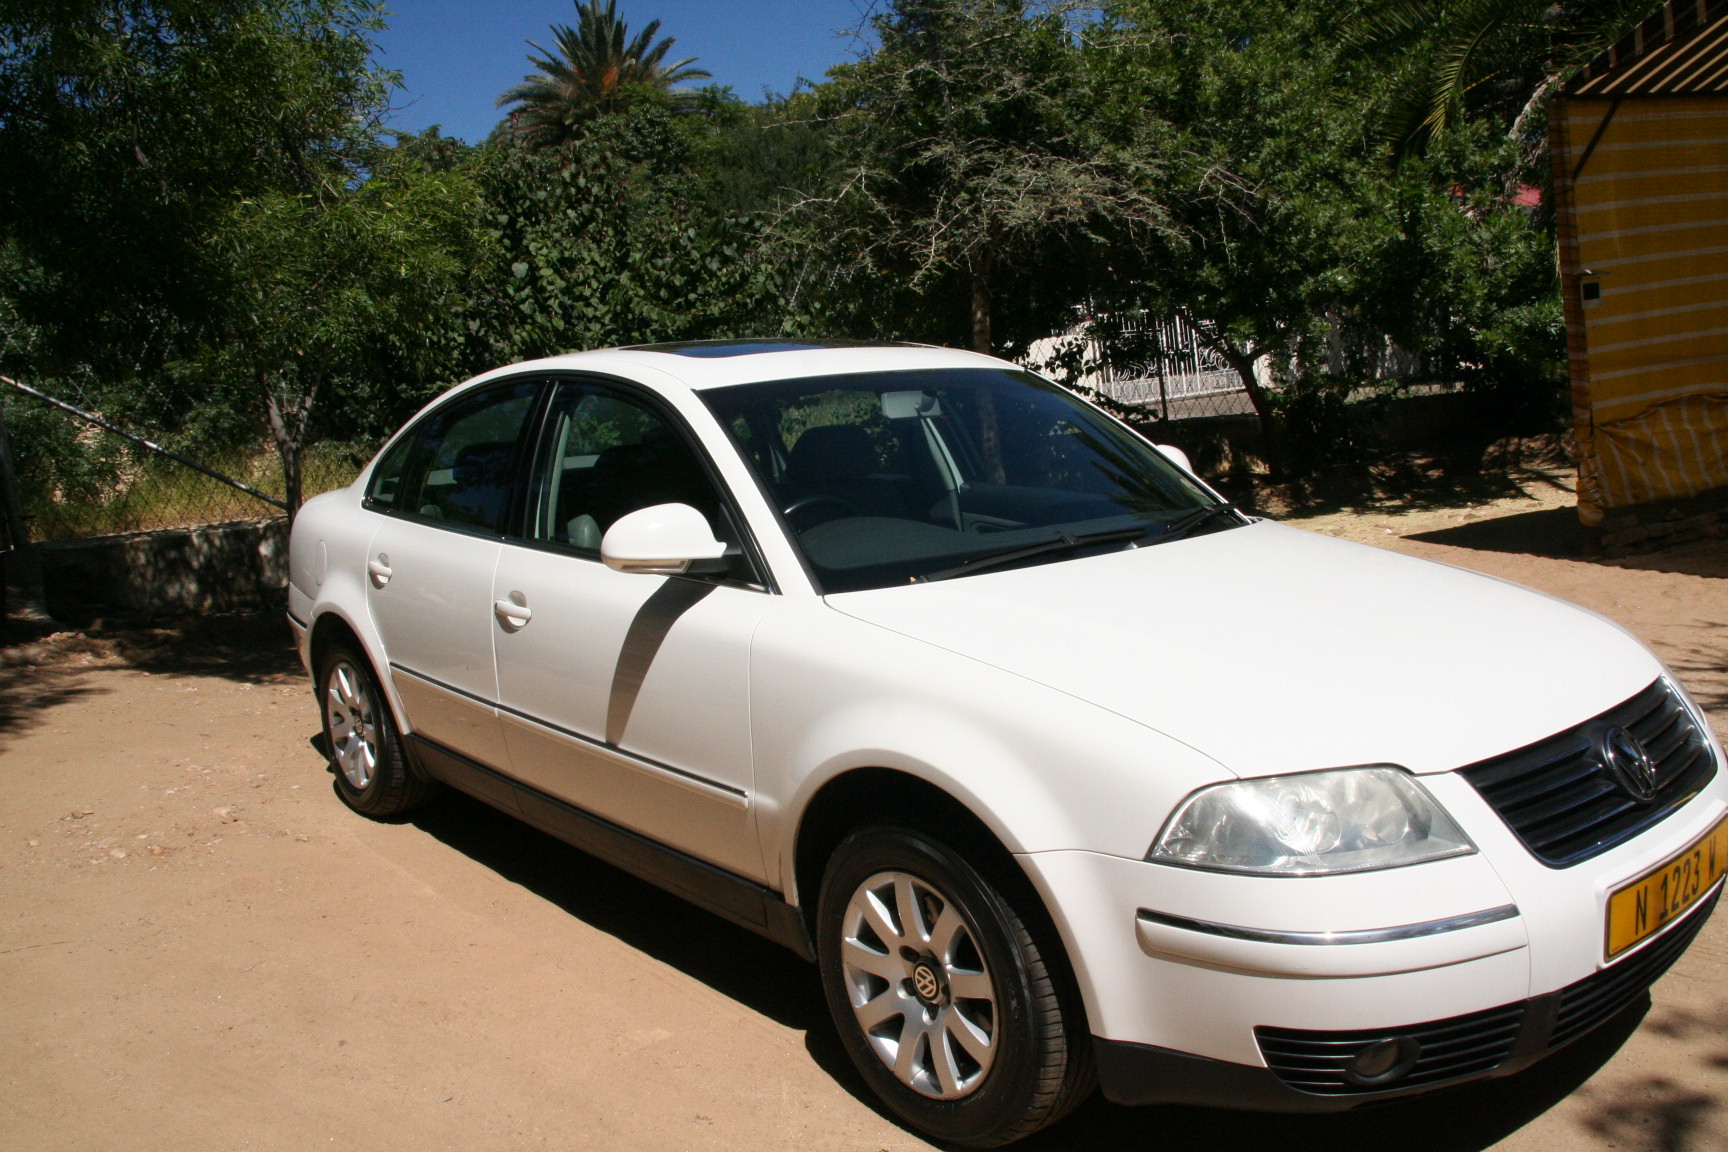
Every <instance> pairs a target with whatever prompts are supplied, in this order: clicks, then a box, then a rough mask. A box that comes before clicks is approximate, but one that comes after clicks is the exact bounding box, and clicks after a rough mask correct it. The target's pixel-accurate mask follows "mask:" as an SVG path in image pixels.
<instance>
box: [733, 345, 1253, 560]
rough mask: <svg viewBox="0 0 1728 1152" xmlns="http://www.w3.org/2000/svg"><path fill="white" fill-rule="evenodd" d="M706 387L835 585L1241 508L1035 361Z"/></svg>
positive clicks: (1217, 522) (1206, 525)
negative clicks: (1041, 372)
mask: <svg viewBox="0 0 1728 1152" xmlns="http://www.w3.org/2000/svg"><path fill="white" fill-rule="evenodd" d="M701 395H702V398H703V400H704V401H705V402H706V403H707V404H708V406H709V408H710V410H712V411H713V413H714V415H715V416H716V418H718V420H719V421H720V423H721V425H722V426H723V427H725V428H726V429H727V430H728V431H729V432H730V433H731V435H732V436H733V438H734V439H735V440H736V441H737V443H738V445H739V447H740V448H741V449H742V451H743V453H744V455H745V457H746V458H747V459H748V460H749V462H750V464H751V465H752V466H753V467H754V468H755V469H756V471H757V473H758V475H759V476H760V477H761V478H762V480H763V483H764V485H765V486H766V488H767V489H768V491H769V492H770V494H771V496H772V498H773V499H774V501H775V503H776V504H777V505H778V506H779V508H780V511H781V514H782V516H783V517H784V518H785V521H786V524H787V527H788V528H789V529H790V530H791V532H792V535H793V538H794V541H795V542H796V544H797V545H798V546H799V547H800V548H801V549H802V550H803V553H804V555H805V558H806V560H807V561H808V562H809V564H810V567H811V569H812V570H813V572H815V574H816V575H817V578H818V580H819V582H820V583H821V585H822V588H823V590H824V591H827V592H845V591H854V590H857V589H862V588H879V587H886V586H888V585H891V584H904V583H907V582H908V581H917V580H930V579H946V578H949V577H952V576H962V575H969V574H971V573H973V572H978V571H986V570H990V569H992V568H996V567H1001V566H1004V565H1011V564H1020V563H1037V562H1042V561H1044V560H1047V559H1063V558H1066V557H1068V556H1071V555H1075V554H1081V553H1084V552H1085V551H1087V550H1088V549H1096V548H1105V547H1115V548H1120V547H1127V546H1129V545H1130V544H1141V543H1155V542H1157V541H1158V540H1160V539H1175V538H1179V537H1180V536H1186V535H1190V534H1193V533H1195V532H1198V531H1216V530H1218V529H1219V528H1223V527H1228V526H1232V525H1235V524H1240V523H1242V521H1241V519H1240V518H1239V517H1237V516H1236V515H1235V514H1234V513H1233V512H1230V511H1229V510H1228V509H1227V507H1225V506H1222V505H1219V504H1218V503H1217V501H1216V498H1215V497H1214V496H1212V494H1211V493H1209V492H1207V491H1206V490H1205V489H1203V488H1202V487H1200V486H1199V485H1198V484H1196V483H1195V482H1194V481H1193V480H1191V479H1189V478H1188V477H1187V476H1185V475H1183V474H1182V473H1181V472H1180V471H1179V470H1178V469H1176V468H1175V467H1174V466H1173V465H1171V464H1170V463H1169V462H1168V461H1167V460H1165V459H1164V457H1163V455H1162V454H1161V453H1159V452H1158V451H1157V450H1156V449H1154V448H1152V447H1151V446H1150V445H1149V444H1147V443H1146V442H1145V441H1143V440H1141V439H1140V438H1139V437H1137V436H1135V435H1134V434H1132V433H1131V432H1129V431H1128V430H1127V429H1125V428H1123V427H1122V426H1120V425H1118V424H1116V423H1115V422H1114V421H1111V420H1109V419H1108V418H1106V417H1103V416H1102V415H1100V414H1099V413H1097V412H1095V411H1094V410H1092V409H1090V408H1088V407H1086V406H1085V405H1084V404H1081V403H1080V402H1079V401H1078V400H1077V399H1075V398H1074V397H1073V396H1072V395H1070V394H1069V393H1067V392H1064V391H1063V390H1062V389H1060V388H1058V387H1056V386H1055V385H1053V384H1051V383H1049V382H1048V381H1045V380H1041V379H1039V378H1038V377H1036V376H1033V375H1031V374H1030V373H1025V372H1016V371H1012V370H1009V369H994V368H966V369H940V370H932V371H912V372H880V373H859V374H857V375H847V376H829V377H821V378H816V379H805V380H786V381H774V382H771V383H764V384H741V385H735V386H732V387H727V388H716V389H712V390H709V391H706V392H703V393H701Z"/></svg>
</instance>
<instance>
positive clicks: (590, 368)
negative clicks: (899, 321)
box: [481, 338, 1008, 391]
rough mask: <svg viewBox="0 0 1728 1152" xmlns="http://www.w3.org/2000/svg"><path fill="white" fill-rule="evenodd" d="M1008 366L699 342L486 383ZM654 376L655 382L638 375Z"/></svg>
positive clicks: (924, 352)
mask: <svg viewBox="0 0 1728 1152" xmlns="http://www.w3.org/2000/svg"><path fill="white" fill-rule="evenodd" d="M1006 366H1008V365H1005V364H1004V362H1003V361H1001V360H997V359H995V358H994V357H990V356H984V355H980V354H979V353H976V352H964V351H961V350H959V349H957V348H938V347H934V346H932V345H928V344H890V343H879V344H873V343H866V342H862V341H842V340H791V339H781V338H770V339H761V340H691V341H684V342H680V343H671V344H640V345H636V346H633V347H628V348H606V349H600V350H597V351H593V352H574V353H570V354H568V355H563V356H549V357H547V358H545V359H543V360H533V361H528V362H526V363H523V364H512V365H510V366H509V367H508V368H500V369H498V370H496V371H494V372H488V373H486V375H485V376H484V377H482V378H481V379H492V378H495V377H497V376H501V375H510V374H515V373H517V372H520V371H522V370H524V369H529V370H541V371H546V370H553V371H560V370H561V371H587V372H607V373H613V374H616V375H620V376H627V377H629V378H631V379H635V380H639V381H641V382H643V383H648V384H651V385H661V384H662V382H663V381H665V379H666V378H667V377H671V378H672V379H674V380H676V381H678V382H679V383H681V384H683V385H684V386H685V387H687V388H690V389H692V390H695V391H701V390H703V389H707V388H722V387H726V386H727V385H731V384H749V383H756V382H759V381H766V380H798V379H803V378H805V377H810V376H840V375H847V374H851V373H858V372H895V371H916V370H918V369H929V368H986V367H996V368H1001V367H1006ZM633 368H650V369H653V372H652V374H651V378H647V379H645V378H644V377H645V376H649V375H650V374H643V373H638V372H634V371H632V369H633Z"/></svg>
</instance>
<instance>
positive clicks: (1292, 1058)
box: [1254, 1002, 1525, 1096]
mask: <svg viewBox="0 0 1728 1152" xmlns="http://www.w3.org/2000/svg"><path fill="white" fill-rule="evenodd" d="M1524 1008H1525V1005H1524V1004H1523V1003H1522V1002H1520V1003H1517V1004H1507V1005H1505V1006H1503V1007H1500V1008H1490V1009H1488V1010H1487V1011H1486V1012H1472V1013H1470V1014H1469V1015H1468V1016H1454V1017H1452V1018H1451V1019H1450V1020H1435V1021H1432V1022H1430V1023H1427V1024H1412V1025H1410V1026H1409V1027H1405V1028H1380V1029H1374V1030H1370V1031H1360V1032H1309V1031H1303V1030H1300V1029H1295V1028H1256V1029H1254V1038H1255V1039H1256V1040H1258V1041H1259V1042H1260V1054H1261V1055H1262V1056H1264V1057H1265V1058H1266V1064H1267V1067H1269V1068H1271V1069H1272V1071H1273V1072H1274V1073H1276V1074H1277V1076H1278V1079H1280V1080H1282V1081H1284V1083H1286V1084H1288V1085H1289V1086H1290V1087H1292V1088H1294V1089H1296V1090H1297V1091H1299V1092H1311V1093H1314V1094H1315V1095H1320V1096H1344V1095H1350V1094H1353V1093H1368V1092H1377V1091H1382V1090H1389V1089H1404V1088H1416V1087H1423V1086H1429V1085H1435V1084H1441V1083H1444V1082H1445V1081H1448V1080H1457V1079H1461V1078H1463V1077H1466V1076H1477V1075H1481V1074H1482V1073H1484V1072H1489V1071H1492V1070H1493V1069H1495V1068H1497V1067H1499V1066H1500V1065H1501V1064H1503V1063H1505V1061H1506V1058H1507V1057H1508V1056H1510V1055H1511V1054H1512V1044H1513V1041H1515V1040H1516V1039H1517V1038H1518V1028H1519V1026H1520V1025H1521V1024H1522V1023H1523V1022H1524ZM1394 1036H1409V1037H1411V1038H1412V1039H1414V1040H1415V1041H1416V1042H1417V1043H1418V1044H1419V1045H1421V1054H1420V1055H1419V1056H1418V1057H1417V1058H1416V1063H1415V1064H1414V1065H1413V1066H1412V1067H1411V1069H1410V1071H1409V1073H1408V1074H1406V1075H1404V1076H1401V1077H1399V1079H1398V1080H1397V1082H1396V1083H1391V1084H1385V1085H1372V1086H1371V1085H1361V1084H1355V1083H1353V1082H1351V1081H1350V1080H1348V1079H1346V1078H1345V1076H1344V1069H1345V1066H1346V1065H1348V1064H1349V1063H1350V1061H1351V1060H1353V1059H1354V1058H1355V1057H1356V1055H1357V1054H1358V1053H1360V1052H1361V1051H1362V1050H1363V1049H1364V1048H1367V1047H1368V1046H1369V1045H1371V1044H1375V1043H1377V1042H1379V1041H1381V1040H1386V1039H1389V1038H1391V1037H1394Z"/></svg>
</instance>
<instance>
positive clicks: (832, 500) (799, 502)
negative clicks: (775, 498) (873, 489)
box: [780, 492, 862, 532]
mask: <svg viewBox="0 0 1728 1152" xmlns="http://www.w3.org/2000/svg"><path fill="white" fill-rule="evenodd" d="M813 509H829V510H831V511H828V512H827V513H826V514H822V513H820V512H818V513H816V514H815V515H814V516H811V515H808V513H811V511H812V510H813ZM780 514H781V515H782V516H784V517H786V522H787V523H788V524H791V525H792V530H793V531H794V532H803V531H805V530H807V529H810V528H814V527H816V525H818V524H826V523H827V522H828V521H830V520H838V519H840V517H842V516H858V515H862V513H860V512H859V511H858V509H857V508H856V507H855V506H853V505H852V504H850V503H848V502H847V501H845V500H842V499H840V497H838V496H828V495H825V494H823V493H821V492H812V493H811V494H810V495H808V496H800V497H798V499H796V500H794V501H792V502H791V503H790V504H788V505H786V506H785V507H784V508H782V509H780ZM801 520H806V521H808V523H800V522H799V521H801Z"/></svg>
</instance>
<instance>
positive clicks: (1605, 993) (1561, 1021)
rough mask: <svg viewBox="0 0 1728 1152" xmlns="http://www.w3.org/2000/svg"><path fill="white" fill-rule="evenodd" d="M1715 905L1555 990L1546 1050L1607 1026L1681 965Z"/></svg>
mask: <svg viewBox="0 0 1728 1152" xmlns="http://www.w3.org/2000/svg"><path fill="white" fill-rule="evenodd" d="M1716 899H1717V897H1715V896H1712V897H1710V899H1708V900H1706V901H1704V903H1703V905H1702V906H1701V907H1698V908H1695V909H1693V910H1692V911H1691V912H1688V913H1687V914H1686V916H1685V918H1684V919H1682V920H1681V921H1680V923H1678V924H1675V925H1674V926H1673V927H1671V928H1669V929H1668V931H1667V932H1665V933H1663V934H1662V935H1661V936H1660V937H1658V938H1657V939H1656V940H1655V941H1654V942H1652V943H1650V944H1648V945H1646V946H1645V947H1643V948H1641V949H1639V950H1638V951H1637V952H1634V953H1633V954H1632V955H1630V956H1628V957H1626V959H1624V960H1622V961H1620V962H1619V963H1618V964H1615V965H1613V966H1612V967H1608V968H1604V969H1602V971H1600V972H1597V973H1595V974H1594V975H1590V976H1586V977H1584V979H1582V980H1580V981H1578V982H1577V983H1576V984H1568V985H1567V986H1566V987H1564V988H1562V989H1560V1003H1559V1006H1558V1008H1557V1009H1556V1011H1555V1014H1554V1030H1553V1031H1552V1032H1551V1033H1549V1035H1548V1046H1549V1047H1550V1048H1558V1047H1560V1045H1562V1044H1566V1043H1569V1042H1570V1041H1572V1040H1575V1039H1577V1038H1578V1037H1580V1036H1582V1035H1584V1033H1586V1032H1588V1031H1590V1029H1592V1028H1594V1027H1596V1026H1597V1025H1598V1024H1602V1023H1604V1022H1606V1021H1608V1020H1612V1019H1613V1018H1614V1017H1615V1016H1616V1015H1618V1014H1619V1012H1620V1011H1621V1009H1623V1008H1625V1007H1626V1005H1628V1004H1630V1003H1632V1001H1634V1000H1636V999H1637V998H1638V997H1639V996H1641V995H1642V994H1643V993H1644V990H1645V989H1647V988H1649V987H1650V985H1652V984H1654V983H1656V981H1657V980H1659V979H1661V977H1662V974H1663V973H1664V972H1666V971H1668V969H1669V968H1671V967H1672V966H1673V964H1674V961H1676V960H1678V959H1680V954H1681V953H1682V952H1684V951H1686V946H1687V945H1688V944H1690V943H1692V938H1693V937H1694V936H1696V935H1698V931H1699V929H1701V928H1703V927H1704V921H1706V920H1708V919H1709V918H1710V910H1711V909H1712V908H1714V907H1716Z"/></svg>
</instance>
